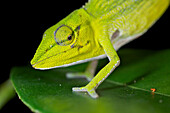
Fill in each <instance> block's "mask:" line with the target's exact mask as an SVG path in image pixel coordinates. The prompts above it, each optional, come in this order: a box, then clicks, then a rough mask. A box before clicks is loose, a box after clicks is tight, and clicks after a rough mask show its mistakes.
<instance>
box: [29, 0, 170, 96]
mask: <svg viewBox="0 0 170 113" xmlns="http://www.w3.org/2000/svg"><path fill="white" fill-rule="evenodd" d="M169 4H170V0H89V2H88V3H86V4H85V5H84V6H83V7H82V8H80V9H77V10H75V11H73V12H72V13H71V14H69V15H68V16H67V17H66V18H64V19H63V20H61V21H60V22H58V23H57V24H56V25H54V26H52V27H51V28H49V29H47V30H46V31H45V33H44V35H43V39H42V42H41V44H40V45H39V47H38V49H37V51H36V53H35V55H34V58H33V59H32V61H31V64H32V66H33V67H34V68H35V69H40V70H45V69H52V68H59V67H66V66H71V65H75V64H79V63H83V62H88V61H91V62H90V63H89V65H88V67H87V69H86V71H85V72H79V73H67V74H66V76H67V77H68V78H75V77H86V78H87V80H89V81H90V82H89V83H88V84H87V85H86V86H84V87H74V88H72V90H73V91H77V92H88V94H89V95H90V96H91V97H92V98H97V97H98V94H97V93H96V89H97V87H98V86H99V85H100V84H101V83H102V82H103V81H104V80H105V79H106V78H107V77H108V76H109V75H110V73H111V72H112V71H113V70H114V69H115V68H116V67H117V66H118V65H119V64H120V59H119V57H118V55H117V53H116V51H117V50H118V49H119V48H120V47H122V46H123V45H125V44H127V43H128V42H130V41H132V40H134V39H136V38H138V37H139V36H141V35H142V34H144V33H145V32H146V31H147V30H148V29H149V28H150V27H151V26H152V25H153V24H154V23H155V22H156V21H157V20H158V19H159V18H160V17H161V16H162V14H163V13H164V12H165V10H166V9H167V8H168V6H169ZM105 57H108V59H109V63H108V64H107V65H106V66H105V67H103V68H102V69H101V70H100V71H99V72H98V73H97V75H96V76H94V73H95V69H96V66H97V60H98V59H102V58H105Z"/></svg>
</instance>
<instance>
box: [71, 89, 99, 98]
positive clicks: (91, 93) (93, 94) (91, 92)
mask: <svg viewBox="0 0 170 113" xmlns="http://www.w3.org/2000/svg"><path fill="white" fill-rule="evenodd" d="M72 90H73V91H76V92H87V93H88V94H89V95H90V96H91V97H92V98H98V97H99V96H98V94H97V93H96V91H95V89H94V88H92V89H89V88H86V87H73V88H72Z"/></svg>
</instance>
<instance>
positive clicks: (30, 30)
mask: <svg viewBox="0 0 170 113" xmlns="http://www.w3.org/2000/svg"><path fill="white" fill-rule="evenodd" d="M86 1H87V0H84V1H83V0H77V1H74V3H73V1H66V0H62V1H60V2H57V3H55V2H50V1H49V2H44V1H41V3H38V2H37V3H34V2H28V3H27V2H24V3H21V2H19V3H16V2H15V3H10V4H9V5H8V7H9V8H10V11H6V12H5V14H4V16H3V17H4V18H3V19H4V20H3V21H2V24H5V26H4V27H3V30H2V31H1V33H2V32H3V33H2V34H4V35H2V34H1V50H2V53H1V62H2V63H1V74H0V84H1V83H3V82H4V81H5V80H7V79H8V78H9V74H10V70H11V68H12V67H15V66H25V65H30V63H29V62H30V60H31V59H32V57H33V55H34V53H35V51H36V49H37V47H38V45H39V43H40V41H41V39H42V35H43V32H44V31H45V30H46V29H48V28H49V27H50V26H52V25H54V24H56V23H57V22H58V21H60V20H61V19H63V18H64V17H66V16H67V15H68V14H69V13H71V12H72V11H73V10H75V9H78V8H80V7H81V6H82V5H83V4H85V2H86ZM15 4H16V5H15ZM8 7H7V8H6V9H8ZM169 14H170V13H169V9H168V10H167V11H166V12H165V14H164V15H163V16H162V17H161V18H160V20H159V21H158V22H157V23H156V24H155V25H154V26H153V27H152V28H151V29H149V31H148V32H147V33H146V34H144V35H143V36H141V37H140V38H139V39H137V40H134V41H132V42H131V43H129V44H127V45H125V46H124V47H123V48H136V49H138V48H140V49H152V50H160V49H169V48H170V41H169V39H170V36H169V33H170V28H169V27H170V22H169V20H170V18H169ZM3 22H4V23H3ZM1 27H2V26H1ZM10 111H13V112H23V111H24V113H26V112H31V111H30V110H29V109H28V108H27V107H26V106H25V105H24V104H23V103H22V102H21V101H20V100H19V99H18V97H17V96H16V97H15V98H14V99H12V100H11V101H10V102H9V103H8V104H7V105H6V106H4V108H3V109H2V110H1V111H0V112H4V113H5V112H10Z"/></svg>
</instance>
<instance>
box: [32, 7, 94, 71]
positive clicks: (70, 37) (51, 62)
mask: <svg viewBox="0 0 170 113" xmlns="http://www.w3.org/2000/svg"><path fill="white" fill-rule="evenodd" d="M88 16H89V15H88ZM93 36H94V34H93V30H92V28H91V25H90V21H89V20H88V17H87V13H86V12H85V11H84V9H81V10H76V11H74V12H73V13H71V14H70V15H69V16H67V17H66V18H65V19H63V20H61V21H60V22H59V23H57V24H56V25H54V26H52V27H51V28H49V29H48V30H47V31H46V32H45V33H44V35H43V39H42V42H41V44H40V45H39V47H38V49H37V51H36V53H35V55H34V58H33V59H32V61H31V64H32V66H33V67H34V68H36V69H50V68H56V67H62V66H69V65H73V64H76V63H79V62H81V61H82V60H85V59H89V58H91V57H93V56H94V55H95V54H96V52H95V51H94V50H95V49H94V48H93V47H94V46H95V45H96V41H95V40H94V37H93Z"/></svg>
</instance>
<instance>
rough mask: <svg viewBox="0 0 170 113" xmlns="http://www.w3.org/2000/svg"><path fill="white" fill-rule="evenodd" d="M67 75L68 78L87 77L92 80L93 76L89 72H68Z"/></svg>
mask: <svg viewBox="0 0 170 113" xmlns="http://www.w3.org/2000/svg"><path fill="white" fill-rule="evenodd" d="M66 77H67V78H85V79H87V80H88V81H91V80H92V78H93V76H92V75H91V74H88V73H81V72H79V73H67V74H66Z"/></svg>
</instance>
